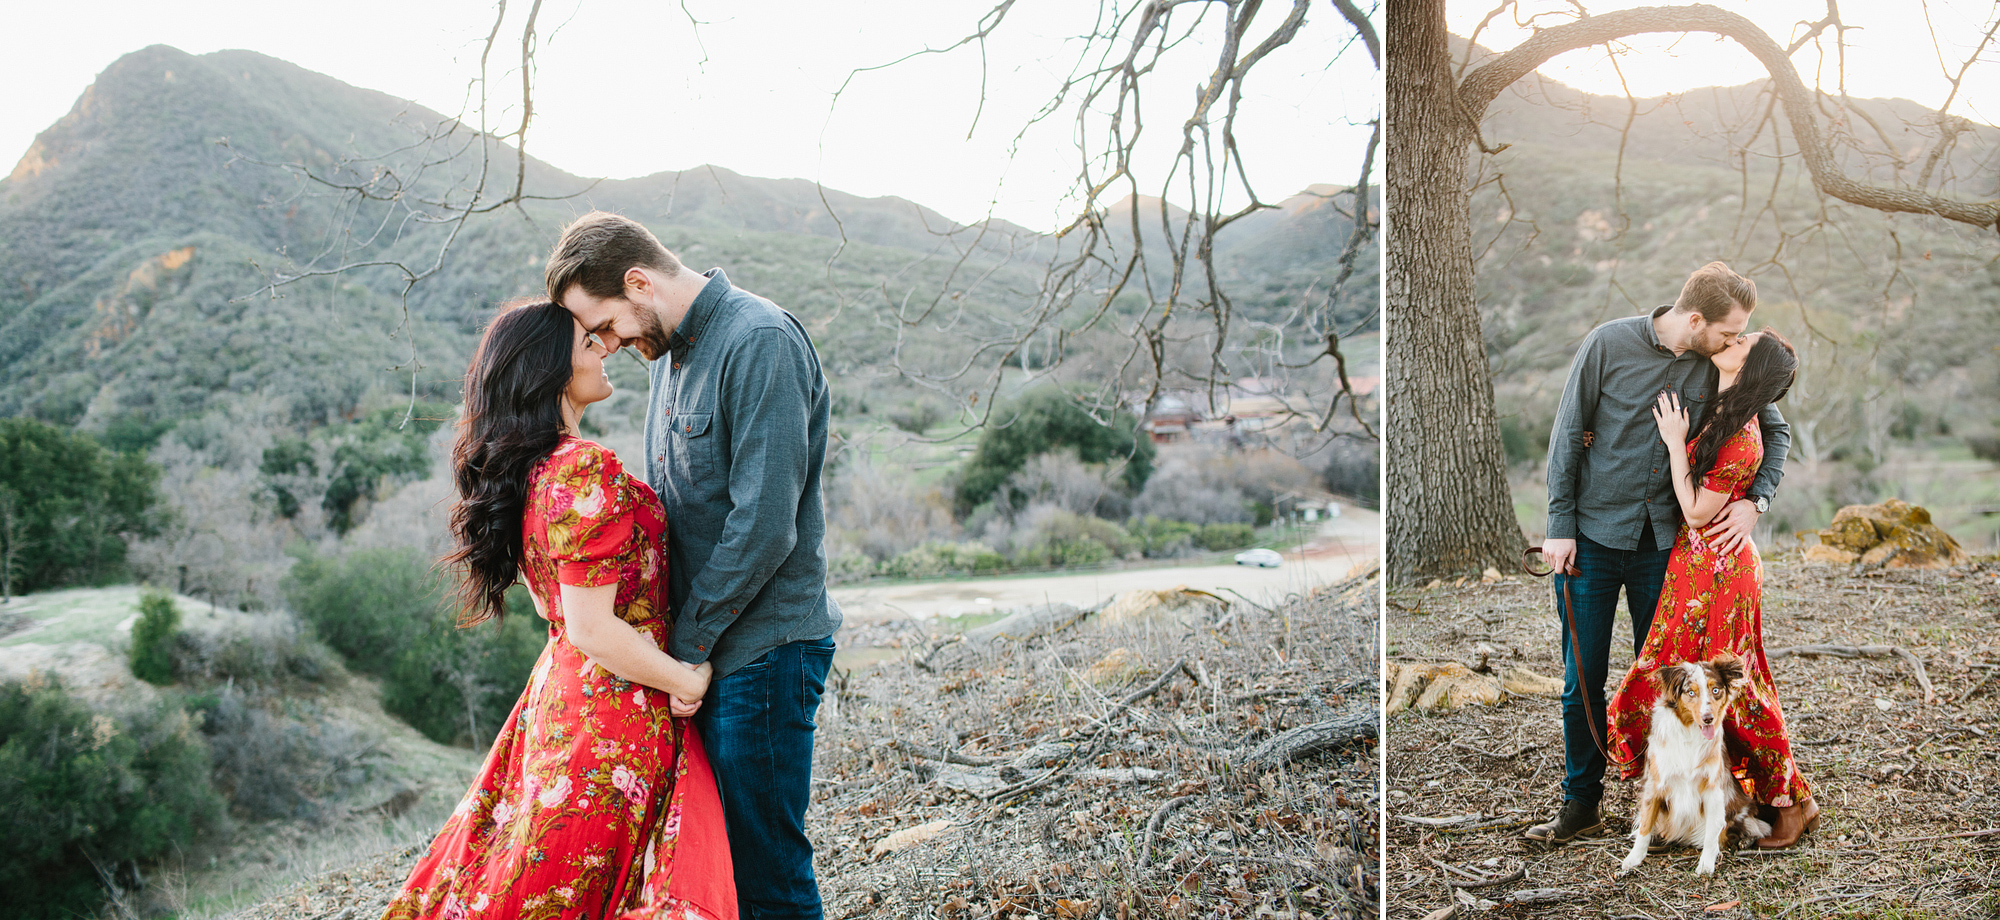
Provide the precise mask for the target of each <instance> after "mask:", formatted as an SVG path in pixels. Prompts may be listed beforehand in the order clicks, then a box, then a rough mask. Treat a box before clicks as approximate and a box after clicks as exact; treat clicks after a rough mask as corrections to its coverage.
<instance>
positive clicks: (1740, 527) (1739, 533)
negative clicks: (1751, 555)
mask: <svg viewBox="0 0 2000 920" xmlns="http://www.w3.org/2000/svg"><path fill="white" fill-rule="evenodd" d="M1763 516H1764V515H1763V514H1762V513H1761V512H1759V511H1758V510H1757V506H1756V504H1755V503H1753V502H1751V501H1750V500H1749V499H1747V498H1739V499H1737V500H1735V501H1733V502H1730V503H1729V504H1728V505H1727V506H1725V507H1724V508H1723V509H1722V513H1721V514H1718V515H1716V516H1715V519H1714V520H1712V521H1709V522H1708V526H1706V527H1703V528H1702V529H1701V536H1702V539H1704V540H1707V541H1708V542H1709V545H1711V546H1714V547H1715V549H1716V552H1719V553H1722V554H1723V555H1728V554H1730V553H1733V552H1736V551H1737V550H1738V549H1741V548H1742V546H1743V544H1745V543H1748V542H1750V535H1751V533H1752V532H1754V531H1755V530H1756V529H1757V519H1758V518H1761V517H1763Z"/></svg>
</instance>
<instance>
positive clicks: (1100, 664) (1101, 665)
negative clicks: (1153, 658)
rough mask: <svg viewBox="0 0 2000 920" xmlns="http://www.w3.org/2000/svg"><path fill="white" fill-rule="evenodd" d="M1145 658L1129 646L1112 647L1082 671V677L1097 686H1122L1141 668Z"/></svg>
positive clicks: (1136, 674)
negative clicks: (1109, 651)
mask: <svg viewBox="0 0 2000 920" xmlns="http://www.w3.org/2000/svg"><path fill="white" fill-rule="evenodd" d="M1144 664H1145V660H1144V659H1143V658H1140V657H1139V653H1138V652H1135V651H1132V650H1131V649H1129V648H1114V649H1112V650H1111V653H1110V654H1108V655H1105V656H1104V657H1103V658H1100V659H1098V660H1097V663H1096V664H1093V665H1091V666H1090V669H1089V670H1087V671H1085V672H1084V675H1083V676H1084V678H1085V679H1087V680H1089V681H1090V682H1091V683H1092V684H1095V685H1096V686H1099V687H1122V686H1124V685H1125V684H1127V683H1130V682H1131V680H1132V678H1134V677H1136V676H1138V674H1139V672H1140V671H1141V670H1143V666H1144Z"/></svg>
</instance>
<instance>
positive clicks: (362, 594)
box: [287, 548, 548, 746]
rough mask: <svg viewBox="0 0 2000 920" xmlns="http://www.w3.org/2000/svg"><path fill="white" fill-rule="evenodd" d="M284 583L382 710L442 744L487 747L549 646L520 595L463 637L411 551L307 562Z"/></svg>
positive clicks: (440, 586) (518, 591) (446, 601)
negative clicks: (372, 688) (377, 694)
mask: <svg viewBox="0 0 2000 920" xmlns="http://www.w3.org/2000/svg"><path fill="white" fill-rule="evenodd" d="M289 578H290V581H289V584H288V586H287V587H288V589H289V590H288V592H287V593H288V596H289V597H290V599H291V603H292V607H293V609H294V610H297V611H298V612H299V613H300V615H302V616H303V617H305V619H306V622H308V623H311V624H312V626H313V629H314V631H316V632H317V633H318V634H319V636H320V638H321V639H323V640H325V641H326V644H327V645H329V646H331V647H332V648H333V650H334V651H336V652H338V653H339V654H340V656H341V658H342V659H343V660H344V661H346V662H347V666H348V667H349V668H350V669H352V670H355V671H359V672H361V673H364V674H369V675H372V676H375V677H380V678H381V679H382V708H383V709H385V710H387V711H388V712H389V714H391V715H393V716H396V717H397V718H399V719H402V720H403V721H405V722H408V723H410V725H411V726H412V727H414V728H416V729H417V730H418V731H420V732H423V733H424V735H425V736H427V737H429V738H430V739H431V740H433V741H437V742H440V743H446V744H449V743H452V742H463V743H471V744H473V745H475V746H478V745H482V744H485V743H487V742H489V741H491V740H492V736H493V734H494V731H495V730H496V729H497V728H498V726H499V725H500V722H501V721H502V720H504V719H505V718H506V717H507V714H508V713H509V712H511V711H512V710H513V707H514V702H515V700H516V699H517V698H518V697H519V696H520V693H521V688H522V687H525V686H526V685H527V683H528V673H529V671H531V670H532V669H533V668H534V665H535V659H536V658H537V657H539V656H540V655H541V652H542V646H543V645H544V644H546V643H547V641H548V624H547V623H545V622H544V621H543V620H542V619H541V617H538V616H536V615H535V612H534V603H533V601H531V600H530V599H529V596H528V591H527V589H526V588H524V587H520V586H516V587H515V588H513V589H512V590H510V591H508V592H507V616H506V617H505V618H504V619H503V620H502V621H501V622H498V623H482V624H480V625H479V626H475V627H473V628H471V629H459V628H458V612H457V610H456V609H455V608H454V606H453V602H452V600H451V599H450V598H449V597H448V596H447V592H446V585H445V583H444V580H443V578H442V577H441V576H440V575H439V574H438V573H437V572H436V571H434V570H433V569H432V568H431V566H430V564H429V563H428V561H427V560H425V559H424V557H423V556H422V555H421V554H419V553H418V552H416V551H415V550H413V549H407V548H395V549H370V550H357V551H355V552H352V553H349V554H347V555H345V556H338V557H315V558H309V559H305V560H302V561H301V562H300V563H299V564H298V565H296V566H294V567H293V568H292V574H291V575H290V576H289Z"/></svg>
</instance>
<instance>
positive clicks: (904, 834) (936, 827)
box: [868, 821, 951, 859]
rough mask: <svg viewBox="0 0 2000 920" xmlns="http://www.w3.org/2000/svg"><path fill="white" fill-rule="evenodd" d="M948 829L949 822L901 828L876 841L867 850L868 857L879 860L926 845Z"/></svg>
mask: <svg viewBox="0 0 2000 920" xmlns="http://www.w3.org/2000/svg"><path fill="white" fill-rule="evenodd" d="M949 827H951V822H950V821H932V822H931V823H929V824H919V825H917V826H916V827H906V828H903V829H902V830H900V831H897V832H895V833H893V834H890V835H889V836H887V837H884V838H882V839H881V840H878V841H876V842H875V845H874V846H873V847H870V848H869V850H868V855H869V856H872V857H874V858H876V859H880V858H882V857H883V856H886V855H888V854H890V853H894V852H896V851H897V850H905V849H909V848H910V847H913V846H916V845H917V844H920V843H927V842H929V841H930V840H932V839H934V838H936V837H937V835H939V834H942V833H944V832H945V829H946V828H949Z"/></svg>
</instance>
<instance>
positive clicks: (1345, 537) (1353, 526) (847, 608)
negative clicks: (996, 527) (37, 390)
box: [833, 509, 1380, 624]
mask: <svg viewBox="0 0 2000 920" xmlns="http://www.w3.org/2000/svg"><path fill="white" fill-rule="evenodd" d="M1379 520H1380V519H1379V518H1378V516H1377V515H1376V514H1375V513H1373V512H1370V511H1366V510H1353V509H1350V510H1348V511H1347V512H1346V513H1345V514H1343V515H1342V516H1341V517H1339V518H1336V519H1334V520H1333V521H1329V522H1327V523H1326V524H1325V525H1323V526H1322V527H1321V528H1320V529H1319V532H1318V533H1317V534H1316V535H1315V536H1314V537H1313V539H1312V540H1310V541H1309V542H1308V543H1307V544H1306V552H1305V553H1303V554H1301V553H1299V552H1287V553H1286V554H1285V564H1284V565H1282V566H1280V567H1278V568H1270V569H1263V568H1253V567H1250V566H1241V565H1186V566H1166V567H1161V568H1138V569H1122V570H1106V571H1094V572H1079V573H1076V574H1051V575H1026V576H1012V577H1007V578H980V579H964V580H949V581H947V580H938V581H920V582H909V583H904V584H896V585H859V586H853V587H844V588H835V589H833V597H834V599H835V600H837V601H839V602H840V609H841V612H842V613H843V614H845V615H846V617H847V619H848V622H849V623H850V624H859V623H879V622H886V621H889V620H895V619H899V618H905V617H909V618H916V619H928V618H931V617H939V616H945V617H949V616H963V615H967V614H981V613H991V612H994V611H998V610H1005V609H1007V608H1009V607H1019V606H1023V605H1026V604H1038V603H1042V602H1044V601H1050V602H1061V603H1070V604H1075V605H1077V606H1079V607H1082V606H1088V605H1090V604H1095V603H1097V602H1098V601H1101V600H1104V599H1106V598H1109V597H1113V596H1116V595H1118V594H1121V593H1123V592H1126V591H1130V590H1133V589H1135V588H1153V589H1164V588H1172V587H1174V586H1176V585H1186V586H1188V587H1190V588H1199V589H1201V590H1203V591H1211V592H1214V593H1216V594H1220V595H1222V596H1223V597H1233V595H1231V594H1230V593H1228V592H1229V591H1230V590H1234V591H1237V592H1240V593H1241V594H1242V595H1243V596H1245V597H1248V598H1250V599H1251V600H1253V601H1256V602H1257V603H1260V604H1263V603H1270V602H1272V601H1276V600H1280V599H1282V598H1284V596H1285V595H1287V594H1296V593H1303V592H1304V591H1306V590H1307V589H1309V588H1312V587H1315V586H1317V585H1323V584H1328V583H1331V582H1335V581H1339V580H1340V579H1341V578H1342V577H1344V576H1345V575H1346V574H1347V573H1348V571H1349V570H1351V569H1353V568H1354V567H1355V566H1356V565H1358V564H1360V563H1363V562H1373V561H1375V560H1376V559H1377V558H1379V551H1378V549H1377V540H1378V539H1379V533H1380V531H1379V530H1378V529H1377V528H1378V526H1379Z"/></svg>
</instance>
